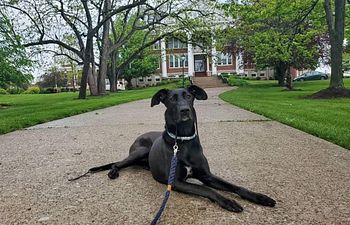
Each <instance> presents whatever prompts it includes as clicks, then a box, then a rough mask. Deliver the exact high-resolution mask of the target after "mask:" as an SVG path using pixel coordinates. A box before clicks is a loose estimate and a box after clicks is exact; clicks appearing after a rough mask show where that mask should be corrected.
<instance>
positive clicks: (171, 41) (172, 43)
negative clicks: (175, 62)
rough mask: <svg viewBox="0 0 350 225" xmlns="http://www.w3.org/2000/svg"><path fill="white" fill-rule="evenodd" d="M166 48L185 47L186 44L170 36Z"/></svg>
mask: <svg viewBox="0 0 350 225" xmlns="http://www.w3.org/2000/svg"><path fill="white" fill-rule="evenodd" d="M167 47H168V48H170V49H174V48H186V44H185V43H182V42H181V41H180V40H179V39H177V38H170V39H169V40H168V46H167Z"/></svg>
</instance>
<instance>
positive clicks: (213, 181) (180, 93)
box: [89, 85, 276, 212]
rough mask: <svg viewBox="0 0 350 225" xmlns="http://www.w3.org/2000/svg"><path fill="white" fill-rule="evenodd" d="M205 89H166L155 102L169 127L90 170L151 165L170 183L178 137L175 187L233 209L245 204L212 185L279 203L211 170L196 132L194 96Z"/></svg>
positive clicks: (156, 175) (158, 176)
mask: <svg viewBox="0 0 350 225" xmlns="http://www.w3.org/2000/svg"><path fill="white" fill-rule="evenodd" d="M207 98H208V96H207V94H206V93H205V91H204V90H203V89H202V88H200V87H197V86H195V85H191V86H190V87H188V88H181V89H176V90H167V89H162V90H160V91H158V92H157V93H156V94H155V95H154V96H153V98H152V102H151V106H152V107H153V106H155V105H158V104H159V103H160V102H162V103H163V104H164V105H165V106H166V111H165V131H163V132H149V133H145V134H143V135H141V136H139V137H138V138H137V139H136V140H135V142H134V143H133V144H132V145H131V147H130V154H129V156H128V157H127V158H126V159H124V160H123V161H120V162H116V163H110V164H107V165H104V166H100V167H94V168H91V169H90V170H89V172H98V171H102V170H107V169H111V170H110V172H109V173H108V176H109V178H111V179H114V178H116V177H118V176H119V170H120V169H122V168H125V167H128V166H131V165H143V166H147V167H148V168H149V169H150V170H151V172H152V175H153V177H154V179H155V180H157V181H158V182H160V183H164V184H167V180H168V176H169V167H170V161H171V158H172V156H173V146H174V143H175V137H177V144H178V147H179V151H178V153H177V158H178V164H177V168H176V175H175V183H174V187H173V189H174V190H175V191H179V192H183V193H189V194H194V195H199V196H202V197H205V198H208V199H210V200H211V201H213V202H216V203H218V204H219V205H220V206H221V207H222V208H224V209H227V210H229V211H233V212H241V211H242V210H243V208H242V207H241V206H240V205H239V204H238V203H237V202H235V201H234V200H230V199H227V198H225V197H224V196H222V195H220V194H219V193H217V192H215V191H214V190H213V189H211V188H215V189H218V190H222V191H228V192H233V193H236V194H237V195H239V196H240V197H242V198H243V199H246V200H248V201H251V202H254V203H257V204H260V205H264V206H270V207H273V206H275V204H276V202H275V201H274V200H273V199H271V198H270V197H268V196H266V195H263V194H259V193H255V192H252V191H249V190H247V189H245V188H242V187H239V186H236V185H233V184H230V183H228V182H226V181H224V180H223V179H221V178H219V177H216V176H215V175H213V174H211V172H210V169H209V165H208V162H207V159H206V158H205V156H204V155H203V150H202V146H201V144H200V141H199V137H198V135H197V133H196V121H197V120H196V112H195V110H194V108H193V101H194V99H197V100H206V99H207ZM187 178H196V179H198V180H200V181H201V182H202V183H203V184H204V185H197V184H192V183H188V182H186V180H187Z"/></svg>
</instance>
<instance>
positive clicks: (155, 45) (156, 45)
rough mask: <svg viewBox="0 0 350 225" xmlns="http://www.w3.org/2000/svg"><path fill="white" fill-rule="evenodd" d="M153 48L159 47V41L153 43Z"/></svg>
mask: <svg viewBox="0 0 350 225" xmlns="http://www.w3.org/2000/svg"><path fill="white" fill-rule="evenodd" d="M153 49H160V41H157V42H156V43H154V44H153Z"/></svg>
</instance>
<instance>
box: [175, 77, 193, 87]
mask: <svg viewBox="0 0 350 225" xmlns="http://www.w3.org/2000/svg"><path fill="white" fill-rule="evenodd" d="M190 85H191V82H190V80H189V79H188V78H187V77H185V87H188V86H190ZM176 86H177V87H178V88H182V78H180V79H178V80H177V83H176Z"/></svg>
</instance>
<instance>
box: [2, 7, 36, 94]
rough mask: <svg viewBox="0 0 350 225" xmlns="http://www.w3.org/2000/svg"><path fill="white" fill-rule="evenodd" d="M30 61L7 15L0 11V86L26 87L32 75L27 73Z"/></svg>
mask: <svg viewBox="0 0 350 225" xmlns="http://www.w3.org/2000/svg"><path fill="white" fill-rule="evenodd" d="M30 64H31V62H30V60H29V59H28V58H27V55H26V53H25V51H24V49H23V48H22V46H21V45H20V37H19V36H17V35H15V33H14V32H13V25H12V23H11V22H10V20H9V19H8V17H7V15H6V14H4V13H3V12H2V11H0V88H9V87H21V88H24V87H26V86H27V85H28V84H29V82H30V81H31V80H32V79H33V77H32V76H31V75H30V74H29V73H28V70H27V69H28V67H29V66H30Z"/></svg>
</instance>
